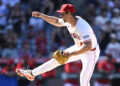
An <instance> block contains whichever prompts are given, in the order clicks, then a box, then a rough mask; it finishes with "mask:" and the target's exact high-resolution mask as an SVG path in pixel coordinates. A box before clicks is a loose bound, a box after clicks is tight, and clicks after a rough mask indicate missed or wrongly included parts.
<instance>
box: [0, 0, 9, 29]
mask: <svg viewBox="0 0 120 86" xmlns="http://www.w3.org/2000/svg"><path fill="white" fill-rule="evenodd" d="M7 13H8V9H7V6H6V4H4V3H3V2H2V0H0V27H1V28H4V27H5V25H6V24H7Z"/></svg>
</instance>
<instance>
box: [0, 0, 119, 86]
mask: <svg viewBox="0 0 120 86" xmlns="http://www.w3.org/2000/svg"><path fill="white" fill-rule="evenodd" d="M65 3H71V4H73V5H74V6H75V8H76V14H77V15H78V16H81V17H82V18H84V19H85V20H86V21H88V22H89V24H90V25H91V27H92V28H93V30H94V32H95V35H96V37H97V40H98V43H99V45H100V49H101V53H100V56H101V58H100V60H99V61H98V64H97V66H96V70H97V72H99V73H101V74H103V75H111V74H113V73H119V72H120V0H0V58H6V59H26V58H27V59H29V58H30V59H33V58H39V59H43V58H51V55H52V53H53V52H54V51H55V50H57V49H60V50H64V49H66V48H67V47H69V46H71V45H73V44H74V43H73V40H72V38H71V37H70V35H69V32H68V31H67V29H66V27H62V28H60V27H54V26H52V25H50V24H48V23H47V22H45V21H44V20H42V19H41V18H33V17H32V16H31V14H32V11H39V12H41V13H45V14H47V15H51V16H57V17H60V15H59V14H58V13H56V11H57V10H58V9H60V7H61V5H62V4H65ZM102 56H103V57H102ZM25 61H26V60H25ZM32 61H33V60H32ZM30 62H31V61H30ZM14 63H15V64H16V63H17V64H16V65H13V66H10V65H12V64H14ZM25 63H26V62H25ZM31 63H34V64H35V62H31ZM31 63H29V65H31ZM20 64H22V63H20V62H19V61H16V62H15V61H14V62H13V61H11V60H10V63H8V64H6V65H5V66H3V67H1V69H0V70H1V73H3V74H6V75H7V74H8V75H9V74H10V75H9V76H11V75H14V74H15V73H14V71H13V73H12V72H10V73H6V71H7V70H11V69H10V68H9V67H11V68H12V69H13V70H14V69H15V68H16V67H23V66H25V65H23V64H22V66H20ZM73 64H74V63H73ZM76 64H77V65H78V66H76V68H74V67H72V66H69V65H71V64H67V66H65V72H66V73H78V71H80V70H76V72H74V71H70V70H69V69H72V68H73V70H74V69H77V68H79V66H80V64H78V63H77V62H76V63H75V65H76ZM35 66H36V65H34V66H33V65H32V68H34V67H35ZM80 68H81V67H80ZM54 72H55V71H54ZM54 72H52V73H53V75H51V76H55V73H54ZM116 81H117V82H119V81H120V80H119V79H117V80H115V81H113V82H114V83H116V85H114V86H120V85H119V84H117V82H116ZM39 82H40V81H39ZM70 82H73V83H70ZM74 82H76V81H72V80H71V79H70V80H66V81H65V86H77V85H72V84H77V83H78V82H76V83H74ZM94 82H95V83H94V86H111V80H110V79H108V78H107V79H106V78H105V79H96V80H95V81H94ZM4 86H5V85H4ZM21 86H23V85H21ZM24 86H25V85H24ZM26 86H27V85H26ZM33 86H40V85H33ZM52 86H53V85H52Z"/></svg>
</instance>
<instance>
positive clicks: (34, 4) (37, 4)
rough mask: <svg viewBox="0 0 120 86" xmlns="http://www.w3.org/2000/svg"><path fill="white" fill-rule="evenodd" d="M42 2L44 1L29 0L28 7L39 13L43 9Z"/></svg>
mask: <svg viewBox="0 0 120 86" xmlns="http://www.w3.org/2000/svg"><path fill="white" fill-rule="evenodd" d="M43 1H44V0H30V2H29V5H30V7H31V8H32V10H35V11H40V10H41V8H42V7H43Z"/></svg>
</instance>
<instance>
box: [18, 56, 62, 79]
mask: <svg viewBox="0 0 120 86" xmlns="http://www.w3.org/2000/svg"><path fill="white" fill-rule="evenodd" d="M60 65H61V64H59V63H58V62H57V60H56V59H54V58H53V59H51V60H49V61H47V62H45V63H44V64H42V65H40V66H38V67H37V68H35V69H33V70H25V69H16V72H17V74H18V75H20V76H25V77H26V78H27V79H28V80H31V81H33V80H34V79H35V76H37V75H39V74H42V73H44V72H48V71H50V70H52V69H54V68H56V67H58V66H60Z"/></svg>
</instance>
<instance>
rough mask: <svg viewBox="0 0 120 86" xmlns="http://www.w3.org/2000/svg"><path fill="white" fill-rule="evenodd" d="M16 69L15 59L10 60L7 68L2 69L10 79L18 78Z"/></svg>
mask: <svg viewBox="0 0 120 86" xmlns="http://www.w3.org/2000/svg"><path fill="white" fill-rule="evenodd" d="M15 69H16V67H15V63H14V59H10V60H9V61H8V63H7V64H6V66H5V67H3V68H2V74H5V75H6V76H8V77H14V76H16V73H15Z"/></svg>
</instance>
